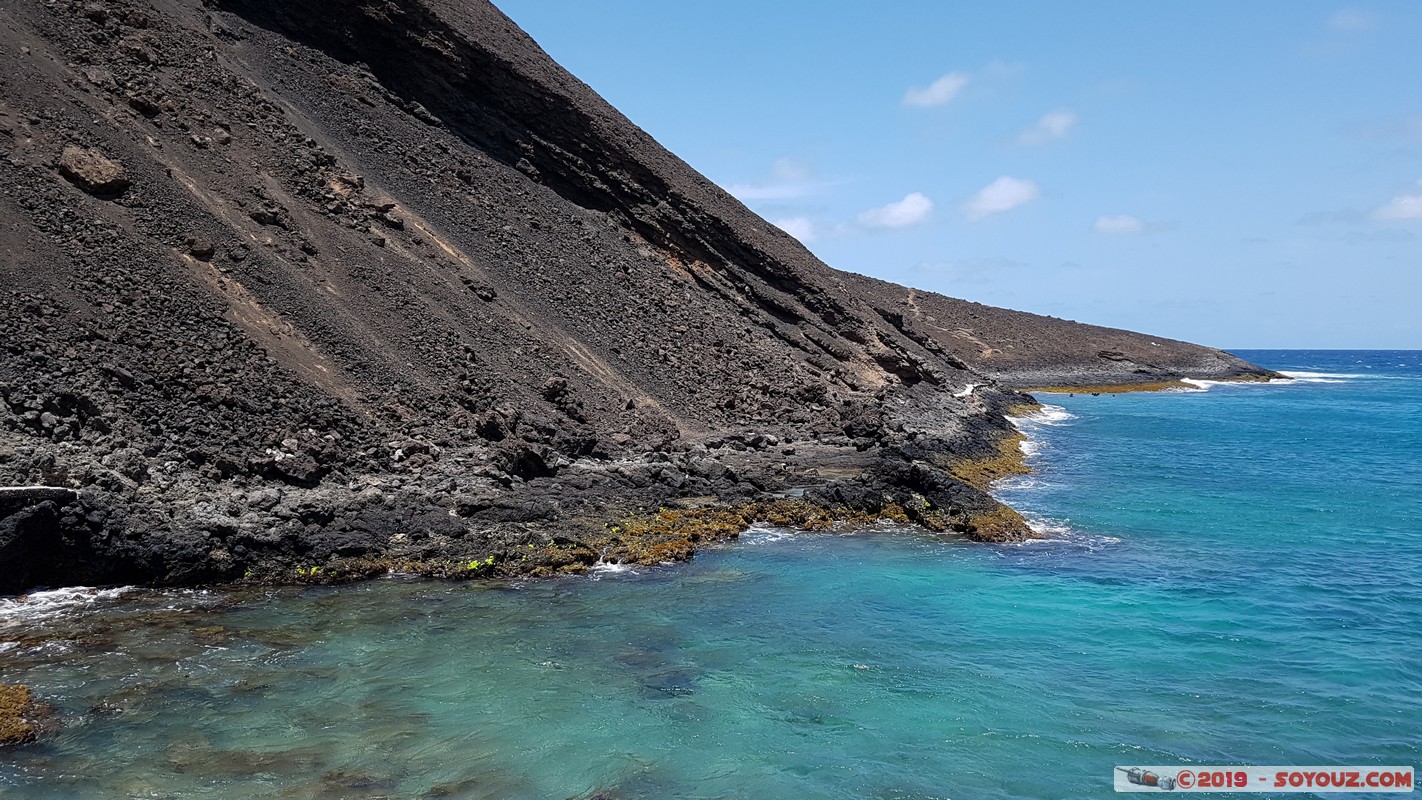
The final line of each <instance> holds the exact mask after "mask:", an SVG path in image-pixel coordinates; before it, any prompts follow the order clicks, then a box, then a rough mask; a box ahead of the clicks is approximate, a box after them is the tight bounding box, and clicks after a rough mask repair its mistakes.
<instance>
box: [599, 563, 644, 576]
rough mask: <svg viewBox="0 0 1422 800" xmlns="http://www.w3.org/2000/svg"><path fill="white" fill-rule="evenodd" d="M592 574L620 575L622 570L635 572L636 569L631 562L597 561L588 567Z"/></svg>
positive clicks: (634, 573)
mask: <svg viewBox="0 0 1422 800" xmlns="http://www.w3.org/2000/svg"><path fill="white" fill-rule="evenodd" d="M588 571H589V572H591V573H593V574H594V575H620V574H622V573H624V572H626V573H631V574H633V575H636V574H637V570H635V569H633V568H632V565H631V564H617V563H614V562H611V561H599V562H597V563H596V564H593V565H592V566H591V567H589V568H588Z"/></svg>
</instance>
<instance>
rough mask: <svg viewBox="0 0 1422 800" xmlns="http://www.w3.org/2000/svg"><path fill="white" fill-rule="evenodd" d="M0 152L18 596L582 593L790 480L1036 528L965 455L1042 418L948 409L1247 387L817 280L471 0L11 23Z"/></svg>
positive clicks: (971, 519)
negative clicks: (441, 582) (326, 587)
mask: <svg viewBox="0 0 1422 800" xmlns="http://www.w3.org/2000/svg"><path fill="white" fill-rule="evenodd" d="M0 148H3V150H4V151H5V152H4V157H3V159H0V230H4V232H5V235H4V241H3V245H0V248H3V255H0V485H12V486H14V485H29V484H44V485H50V486H63V487H69V488H72V489H75V490H77V492H78V496H77V498H76V499H72V500H64V499H46V500H43V501H40V502H36V503H33V504H28V505H23V506H6V507H3V508H0V592H10V591H18V590H22V589H25V588H28V587H30V586H35V585H41V584H58V583H74V582H90V583H93V582H110V581H146V582H160V583H164V582H166V583H194V582H205V581H218V580H230V579H239V578H242V577H244V576H249V577H250V576H254V575H255V576H258V577H262V576H280V575H283V574H291V571H292V570H294V569H301V570H305V571H306V572H305V573H303V574H309V570H310V569H311V568H312V567H315V566H318V565H337V564H344V563H353V562H360V563H362V564H365V565H366V566H364V567H362V568H363V569H366V570H367V571H369V570H373V569H377V568H379V567H380V566H381V565H384V564H387V563H388V564H394V563H397V561H398V563H402V564H423V565H428V564H433V563H450V562H455V561H462V560H463V559H469V560H470V562H469V563H471V564H472V563H474V559H476V558H478V559H487V558H490V557H496V561H497V564H498V570H499V571H503V572H518V571H523V572H529V571H532V572H538V571H540V570H541V571H552V570H557V569H574V570H575V569H579V568H582V567H583V566H586V564H587V563H588V562H589V561H591V560H593V559H595V558H596V557H598V556H599V555H600V554H603V553H608V552H612V553H623V552H626V553H629V555H628V556H627V557H637V555H636V553H635V552H633V551H635V548H632V549H630V550H629V549H628V547H627V544H628V543H627V542H625V541H622V540H620V539H619V538H618V535H616V534H609V533H608V531H609V530H614V529H616V530H620V528H617V527H616V526H613V527H612V528H609V527H607V526H608V525H611V524H612V523H614V522H615V521H617V520H620V519H622V518H624V517H628V516H635V515H637V514H639V513H648V512H651V511H652V510H653V509H657V508H659V507H663V506H670V507H686V508H693V507H711V506H724V505H727V504H738V503H739V504H743V503H748V502H751V501H764V500H765V499H766V498H767V497H773V496H775V495H777V494H778V493H784V492H785V491H786V490H788V489H791V488H799V489H804V488H807V487H808V489H809V491H808V493H807V496H808V497H809V503H810V504H811V505H814V506H816V507H818V508H830V509H835V513H848V512H849V511H853V512H854V513H860V514H873V513H880V512H883V510H884V509H885V508H890V509H892V510H893V511H894V512H895V513H897V512H898V511H899V510H901V509H902V510H905V511H904V513H907V514H908V515H909V516H910V517H913V518H915V519H918V520H919V521H921V522H924V523H925V524H929V525H931V526H936V527H941V528H950V529H954V530H959V531H962V532H964V533H966V534H968V535H975V536H979V537H980V538H989V537H991V536H1015V535H1024V534H1025V529H1023V528H1022V527H1021V525H1020V524H1019V523H1018V522H1016V521H1013V520H1011V519H1010V518H1009V519H1007V520H1006V522H1004V521H1003V519H1004V518H1003V516H1002V514H1003V510H1002V509H1001V508H1000V507H999V506H997V504H996V503H995V502H994V501H992V500H991V498H989V497H987V495H985V494H984V493H983V491H982V486H981V485H980V484H979V485H973V482H972V481H967V482H965V481H964V480H960V479H959V478H956V477H954V476H953V469H954V465H955V464H960V463H964V462H966V461H969V460H976V461H978V462H986V461H991V460H993V459H995V458H998V457H999V456H1000V455H1001V453H1000V451H1001V449H1002V442H1004V441H1007V439H1006V438H1005V437H1007V436H1008V435H1009V434H1010V426H1008V424H1007V422H1006V420H1005V419H1004V417H1003V416H1002V411H1003V410H1004V409H1006V408H1008V407H1009V406H1011V405H1013V404H1017V403H1021V402H1025V401H1027V398H1025V397H1022V396H1020V395H1016V394H1014V393H1012V392H1010V391H1007V390H1001V389H998V388H995V386H987V387H984V388H981V389H979V390H977V391H976V392H975V393H973V394H972V395H971V396H967V397H963V398H957V397H954V396H953V394H954V393H955V392H957V391H959V390H961V389H962V388H963V387H964V386H966V385H967V384H969V383H978V384H983V383H986V382H987V381H986V380H985V378H984V377H983V375H984V374H985V375H988V376H990V377H992V378H995V379H997V380H998V381H1001V382H1003V383H1004V384H1013V385H1029V384H1041V383H1044V382H1047V383H1060V382H1062V380H1060V379H1061V378H1062V377H1063V376H1067V377H1070V376H1072V375H1076V376H1077V377H1078V378H1079V380H1077V382H1092V381H1093V380H1096V379H1107V380H1109V381H1111V382H1115V381H1116V380H1117V373H1120V372H1122V371H1123V370H1122V364H1123V363H1124V362H1123V361H1122V359H1126V360H1129V361H1130V362H1131V364H1130V369H1129V370H1125V371H1126V372H1128V373H1129V375H1131V376H1135V379H1137V380H1146V379H1148V378H1155V377H1158V376H1173V375H1194V376H1200V377H1218V376H1222V375H1233V374H1246V373H1257V372H1259V370H1257V368H1254V367H1251V366H1250V365H1247V364H1244V363H1243V362H1239V361H1238V360H1236V359H1232V358H1231V357H1228V356H1225V355H1224V354H1220V353H1218V351H1210V350H1206V349H1203V348H1196V347H1194V346H1191V345H1184V344H1181V343H1175V342H1165V341H1163V340H1148V339H1146V338H1145V337H1141V336H1138V335H1136V334H1130V333H1126V332H1119V331H1105V330H1103V329H1098V328H1088V327H1086V326H1076V325H1074V324H1073V323H1064V322H1061V321H1058V320H1046V319H1044V318H1041V317H1035V316H1032V315H1025V314H1018V313H1016V312H1005V311H1000V310H997V309H989V308H985V307H980V306H974V307H972V309H971V313H965V314H959V311H960V310H961V309H962V308H963V307H960V306H955V305H953V304H955V303H958V302H959V301H952V300H950V299H948V298H942V297H938V296H936V295H925V294H919V295H917V297H916V298H915V296H914V295H913V294H911V293H909V291H908V290H906V289H902V288H900V287H894V286H892V285H889V284H884V283H882V282H879V281H873V280H871V279H866V278H861V277H859V276H854V275H849V274H846V273H841V272H837V271H835V270H832V269H830V268H828V267H826V266H825V265H823V264H821V263H820V262H819V261H817V260H816V259H815V258H814V257H813V256H812V255H811V254H810V253H808V252H807V251H806V250H805V249H804V248H803V247H801V246H800V245H799V244H798V243H797V242H796V241H795V240H794V239H792V238H791V237H789V236H788V235H786V234H784V233H782V232H781V231H779V230H778V229H776V228H774V227H773V226H771V225H769V224H768V223H766V222H765V221H764V220H762V219H760V218H759V217H757V216H755V215H754V214H752V213H751V212H750V211H748V210H747V209H746V208H745V207H744V206H742V205H741V204H740V203H738V202H737V201H736V200H735V199H733V198H731V197H730V196H729V195H727V194H726V193H725V192H724V191H722V190H721V189H720V188H718V187H717V186H715V185H714V184H712V183H710V182H709V181H707V180H706V179H705V178H704V177H702V176H700V175H699V174H697V173H696V172H695V171H694V170H692V169H691V168H690V167H688V166H687V165H686V164H684V163H683V162H681V161H680V160H678V159H677V158H676V157H675V156H673V155H672V154H670V153H668V152H667V151H666V150H665V149H663V148H661V147H660V146H659V145H657V144H656V142H655V141H653V140H652V139H651V138H650V137H649V136H647V135H646V134H645V133H644V132H643V131H641V130H640V129H638V128H637V127H636V126H634V125H633V124H632V123H630V122H629V121H627V120H626V119H625V118H623V117H622V116H621V115H620V114H618V113H617V112H616V111H615V110H614V109H613V108H611V107H610V106H608V105H607V104H606V103H605V102H604V101H603V100H601V98H599V97H598V96H597V95H596V94H595V93H593V92H592V91H591V90H590V89H589V88H588V87H587V86H585V85H583V84H582V83H581V82H579V81H578V80H577V79H575V78H574V77H572V76H571V75H569V74H568V73H567V72H566V71H564V70H562V69H561V68H560V67H558V66H557V64H555V63H554V62H553V61H552V60H551V59H549V58H548V57H547V56H546V55H545V54H544V53H543V52H542V51H541V50H539V48H538V47H537V45H535V44H534V43H533V42H532V41H531V40H530V39H528V37H527V36H526V35H525V34H523V32H522V31H520V30H519V29H518V28H517V27H516V26H515V25H513V23H511V22H510V21H509V20H508V19H507V18H505V17H504V16H503V15H502V14H501V13H500V12H499V11H498V10H497V9H495V8H494V7H493V6H492V5H490V4H488V3H487V2H484V0H475V1H474V2H453V0H402V2H395V1H394V0H336V1H332V0H323V1H322V2H317V1H316V0H284V1H283V2H277V0H208V1H207V2H200V0H52V1H51V2H45V3H23V4H18V5H14V6H12V7H9V8H7V10H6V13H5V14H4V15H3V17H0ZM969 305H970V304H969ZM954 309H958V310H954ZM954 314H959V316H956V317H954V316H953V315H954ZM950 317H951V318H952V321H951V322H948V320H949V319H950ZM1064 326H1065V327H1064ZM1063 331H1065V334H1064V333H1063ZM1009 340H1010V342H1011V346H1010V347H1008V348H1007V349H1009V350H1015V352H1017V353H1018V354H1025V355H1024V357H1022V358H1006V359H1003V358H997V359H995V358H993V357H992V354H991V352H990V351H994V350H996V351H998V352H1002V351H1003V350H1004V348H1003V347H1002V346H1000V345H991V344H985V345H983V346H982V347H978V346H977V345H976V344H974V345H973V346H964V344H963V343H964V342H969V343H971V342H975V341H979V342H981V341H986V342H998V341H1009ZM1044 342H1053V343H1054V344H1053V345H1052V346H1051V347H1043V346H1041V345H1042V343H1044ZM1063 343H1066V344H1067V346H1063ZM1162 348H1164V349H1162ZM1166 351H1168V353H1169V355H1168V357H1167V356H1166V355H1164V353H1165V352H1166ZM1101 353H1108V354H1109V353H1115V354H1119V355H1120V358H1117V357H1115V356H1110V357H1102V356H1101V355H1100V354H1101ZM1147 356H1150V357H1147ZM1032 370H1039V372H1040V373H1041V374H1040V375H1039V374H1037V373H1033V372H1032ZM1053 370H1055V372H1052V371H1053ZM1049 372H1050V373H1051V375H1052V376H1053V380H1051V381H1046V380H1040V379H1039V378H1041V377H1043V376H1046V375H1047V373H1049ZM1028 376H1030V377H1028ZM1096 382H1100V381H1099V380H1097V381H1096ZM927 509H934V510H933V511H928V510H927ZM745 513H750V512H745ZM989 519H991V520H993V521H994V524H993V525H991V526H988V525H987V524H985V523H984V524H979V522H980V521H984V520H989ZM515 556H517V559H515ZM480 563H482V561H481V562H480ZM470 569H471V571H480V572H483V569H482V568H480V569H479V570H473V567H471V568H470Z"/></svg>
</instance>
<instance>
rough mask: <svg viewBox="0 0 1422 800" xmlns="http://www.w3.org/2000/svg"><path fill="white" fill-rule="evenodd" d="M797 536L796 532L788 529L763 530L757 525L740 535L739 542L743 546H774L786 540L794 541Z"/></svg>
mask: <svg viewBox="0 0 1422 800" xmlns="http://www.w3.org/2000/svg"><path fill="white" fill-rule="evenodd" d="M798 535H799V533H798V532H797V531H793V530H791V529H789V528H763V527H761V526H759V525H752V526H751V527H749V528H746V530H745V532H744V533H742V534H741V542H742V543H744V544H774V543H776V542H783V541H785V540H786V539H794V538H795V537H796V536H798Z"/></svg>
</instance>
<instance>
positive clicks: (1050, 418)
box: [1008, 405, 1076, 427]
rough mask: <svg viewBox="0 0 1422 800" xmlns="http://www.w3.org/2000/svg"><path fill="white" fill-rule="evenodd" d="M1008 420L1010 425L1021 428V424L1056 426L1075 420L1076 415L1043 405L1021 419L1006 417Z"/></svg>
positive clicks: (1062, 409) (1060, 408)
mask: <svg viewBox="0 0 1422 800" xmlns="http://www.w3.org/2000/svg"><path fill="white" fill-rule="evenodd" d="M1008 419H1009V420H1011V421H1012V424H1014V425H1017V426H1018V427H1021V426H1022V424H1023V423H1026V424H1029V425H1047V426H1057V425H1064V424H1066V423H1068V422H1070V421H1071V420H1074V419H1076V415H1075V414H1073V413H1071V412H1070V411H1067V410H1066V409H1065V408H1062V407H1061V406H1053V405H1044V406H1042V407H1041V408H1038V409H1037V410H1036V411H1033V412H1032V413H1031V414H1027V415H1024V416H1021V417H1008Z"/></svg>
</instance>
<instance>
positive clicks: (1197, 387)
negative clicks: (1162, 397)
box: [1166, 378, 1224, 392]
mask: <svg viewBox="0 0 1422 800" xmlns="http://www.w3.org/2000/svg"><path fill="white" fill-rule="evenodd" d="M1180 382H1181V383H1188V384H1189V385H1190V386H1192V387H1194V388H1191V389H1167V390H1166V391H1168V392H1208V391H1209V390H1210V389H1213V388H1214V387H1216V386H1222V385H1224V381H1207V380H1201V379H1199V378H1181V379H1180Z"/></svg>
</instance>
